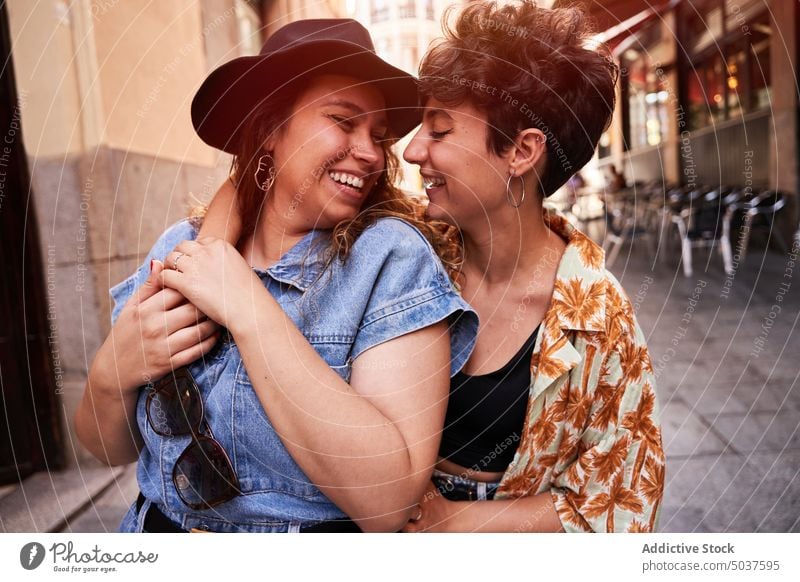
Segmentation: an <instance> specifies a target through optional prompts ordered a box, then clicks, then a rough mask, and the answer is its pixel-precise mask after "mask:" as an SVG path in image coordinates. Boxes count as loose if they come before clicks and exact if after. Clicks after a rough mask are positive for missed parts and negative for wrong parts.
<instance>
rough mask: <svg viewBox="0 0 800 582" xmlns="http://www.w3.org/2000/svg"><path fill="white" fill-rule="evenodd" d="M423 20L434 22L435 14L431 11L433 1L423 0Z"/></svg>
mask: <svg viewBox="0 0 800 582" xmlns="http://www.w3.org/2000/svg"><path fill="white" fill-rule="evenodd" d="M425 18H427V19H428V20H436V14H435V13H434V11H433V0H425Z"/></svg>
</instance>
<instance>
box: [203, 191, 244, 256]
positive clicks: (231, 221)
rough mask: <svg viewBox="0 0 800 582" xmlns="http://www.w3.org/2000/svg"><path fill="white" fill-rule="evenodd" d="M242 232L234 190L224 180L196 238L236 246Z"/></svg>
mask: <svg viewBox="0 0 800 582" xmlns="http://www.w3.org/2000/svg"><path fill="white" fill-rule="evenodd" d="M241 231H242V221H241V219H240V217H239V209H238V205H237V203H236V188H235V187H234V185H233V182H231V180H230V179H228V180H225V181H224V182H223V183H222V185H221V186H220V187H219V190H217V193H216V194H214V199H213V200H212V201H211V204H210V205H209V206H208V210H207V211H206V215H205V218H203V225H202V226H201V227H200V232H199V233H198V235H197V238H198V239H200V238H202V237H206V236H212V237H216V238H221V239H223V240H225V241H227V242H229V243H231V244H232V245H236V243H237V242H238V240H239V235H240V234H241Z"/></svg>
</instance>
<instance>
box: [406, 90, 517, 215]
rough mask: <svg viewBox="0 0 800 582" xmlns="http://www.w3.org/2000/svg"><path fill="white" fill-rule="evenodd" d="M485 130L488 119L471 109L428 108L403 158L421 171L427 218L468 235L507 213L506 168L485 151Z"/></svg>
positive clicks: (465, 105) (430, 103)
mask: <svg viewBox="0 0 800 582" xmlns="http://www.w3.org/2000/svg"><path fill="white" fill-rule="evenodd" d="M488 129H489V128H488V125H487V118H486V114H485V113H483V112H482V111H481V110H479V109H477V108H476V107H474V106H472V105H470V104H469V103H462V104H461V105H457V106H447V105H444V104H443V103H441V102H440V101H437V100H436V99H435V98H430V99H429V100H428V102H427V103H426V106H425V114H424V117H423V122H422V127H421V128H420V130H419V131H418V132H417V133H416V135H415V136H414V138H413V139H412V140H411V142H410V143H409V144H408V147H407V148H406V150H405V152H404V153H403V157H404V158H405V160H406V161H407V162H409V163H411V164H417V165H418V166H419V167H420V173H421V174H422V179H423V182H424V184H425V192H426V194H427V195H428V198H429V199H430V204H429V206H428V215H429V216H430V217H431V218H435V219H439V220H444V221H446V222H449V223H451V224H454V225H456V226H458V227H459V228H462V229H468V228H469V226H470V225H473V224H480V223H483V224H485V222H486V217H487V215H491V214H493V213H494V212H498V211H500V212H506V211H507V208H508V203H507V201H506V195H505V187H506V180H507V178H508V175H509V174H508V169H509V162H508V160H507V159H506V157H505V156H499V155H497V154H495V153H494V152H492V151H490V150H489V148H488V147H487V137H488Z"/></svg>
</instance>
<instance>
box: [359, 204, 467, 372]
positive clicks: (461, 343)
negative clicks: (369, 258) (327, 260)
mask: <svg viewBox="0 0 800 582" xmlns="http://www.w3.org/2000/svg"><path fill="white" fill-rule="evenodd" d="M357 246H358V249H357V248H356V247H355V246H354V249H353V252H354V253H359V252H365V251H366V252H369V253H372V254H373V255H374V254H377V253H381V256H380V259H379V260H380V265H379V266H378V267H379V268H378V269H377V270H376V271H375V272H376V273H377V275H376V278H375V282H374V285H373V288H372V292H371V295H370V297H369V300H368V303H367V307H366V310H365V313H364V317H363V319H362V321H361V324H360V326H359V330H358V334H357V336H356V339H355V342H354V345H353V349H352V352H351V358H352V359H355V358H357V357H358V356H359V355H360V354H362V353H363V352H365V351H366V350H368V349H369V348H371V347H374V346H376V345H378V344H381V343H384V342H387V341H389V340H391V339H394V338H397V337H400V336H402V335H405V334H407V333H411V332H413V331H416V330H420V329H423V328H425V327H428V326H431V325H433V324H435V323H438V322H440V321H447V322H448V324H449V331H450V352H451V353H450V358H451V365H450V373H451V376H452V375H453V374H455V373H456V372H458V371H459V370H460V369H461V368H462V367H463V366H464V364H465V363H466V362H467V360H468V359H469V356H470V354H471V353H472V349H473V348H474V347H475V338H476V335H477V332H478V316H477V314H476V313H475V311H474V310H473V309H472V308H471V307H470V306H469V304H467V302H466V301H464V300H463V299H462V298H461V296H460V295H459V294H458V293H457V292H456V290H455V288H454V287H453V285H452V283H451V282H450V279H449V278H448V276H447V273H446V272H445V270H444V267H443V266H442V263H441V261H440V260H439V258H438V257H437V256H436V253H435V252H434V250H433V248H432V247H431V245H430V244H429V243H428V241H427V240H426V239H425V237H424V236H422V234H421V233H420V232H419V231H418V230H417V229H416V228H414V227H413V226H411V225H410V224H408V223H406V222H404V221H402V220H399V219H393V218H390V219H382V220H380V221H378V222H377V223H376V224H375V225H373V226H372V227H370V228H368V229H367V230H365V231H364V232H363V233H362V234H361V236H360V237H359V239H358V241H357ZM378 249H380V250H378ZM353 262H354V264H358V263H359V262H360V261H359V260H358V259H357V258H356V260H355V261H353Z"/></svg>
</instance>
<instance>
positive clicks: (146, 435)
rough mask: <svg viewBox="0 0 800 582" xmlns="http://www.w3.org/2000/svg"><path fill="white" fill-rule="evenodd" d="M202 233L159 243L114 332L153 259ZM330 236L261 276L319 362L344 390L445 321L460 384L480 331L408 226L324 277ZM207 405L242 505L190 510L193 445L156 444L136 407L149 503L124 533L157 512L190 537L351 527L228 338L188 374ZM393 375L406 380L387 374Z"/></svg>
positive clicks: (126, 289) (132, 284) (367, 236)
mask: <svg viewBox="0 0 800 582" xmlns="http://www.w3.org/2000/svg"><path fill="white" fill-rule="evenodd" d="M197 231H198V229H197V227H196V225H194V224H193V223H191V222H190V221H187V220H184V221H181V222H178V223H177V224H175V225H173V226H172V227H171V228H169V229H168V230H167V231H166V232H165V233H164V234H163V235H162V236H161V238H160V239H159V240H158V241H157V242H156V244H155V246H154V247H153V249H152V250H151V251H150V254H149V255H148V257H147V258H146V259H145V261H144V263H143V264H142V266H141V267H140V268H139V269H138V270H137V272H136V273H135V274H133V275H132V276H131V277H129V278H128V279H126V280H125V281H123V282H122V283H120V284H119V285H117V286H115V287H113V288H112V289H111V296H112V297H113V299H114V301H115V306H114V309H113V312H112V322H115V321H116V319H117V317H118V316H119V312H120V311H121V309H122V308H123V306H124V305H125V303H126V302H127V301H128V299H129V298H130V297H131V296H132V295H133V293H134V292H135V291H136V289H137V288H138V287H139V286H140V285H141V284H142V283H144V281H145V280H146V279H147V277H148V274H149V265H150V260H151V259H159V260H162V261H163V260H164V257H166V255H167V254H168V253H169V252H170V251H171V250H172V249H173V248H174V247H175V246H176V245H177V244H178V243H179V242H181V241H184V240H193V239H194V238H195V237H196V236H197ZM328 240H329V233H328V232H327V231H312V232H310V233H309V234H308V235H306V236H305V237H304V238H303V239H302V240H301V241H300V242H299V243H297V244H296V245H295V246H294V247H293V248H292V249H290V250H289V251H288V252H287V253H286V254H285V255H284V256H283V257H282V258H281V260H280V261H279V262H278V263H276V264H275V265H273V266H272V267H270V268H269V269H267V270H258V269H256V270H255V272H256V273H257V274H258V276H259V277H260V279H261V281H262V282H263V283H264V287H266V288H267V290H268V291H269V292H270V293H271V294H272V295H273V297H275V299H276V300H277V301H278V303H279V304H280V305H281V307H282V308H283V310H284V311H285V312H286V314H287V315H288V316H289V318H291V320H292V321H293V322H294V323H295V325H297V327H298V328H299V329H300V330H301V331H302V333H303V335H304V336H305V337H306V339H307V340H308V341H309V342H310V343H311V345H312V346H313V347H314V348H315V349H316V350H317V352H318V353H319V354H320V355H321V356H322V358H323V359H324V360H325V361H326V362H327V363H328V365H330V366H331V368H333V369H334V370H335V371H336V372H338V373H339V375H340V376H341V377H342V378H344V379H345V380H349V378H350V370H351V366H352V363H353V360H355V359H356V358H357V357H358V356H359V355H360V354H361V353H362V352H364V351H365V350H367V349H369V348H371V347H373V346H375V345H377V344H380V343H383V342H385V341H389V340H391V339H393V338H396V337H399V336H402V335H404V334H407V333H410V332H412V331H415V330H419V329H422V328H424V327H427V326H430V325H432V324H434V323H437V322H439V321H442V320H447V321H448V322H449V323H450V342H451V375H452V374H455V373H456V372H457V371H458V370H460V369H461V367H462V366H463V365H464V364H465V363H466V361H467V359H468V358H469V355H470V353H471V352H472V349H473V347H474V345H475V336H476V333H477V329H478V319H477V315H476V314H475V312H474V311H473V310H472V309H471V308H470V307H469V305H468V304H467V303H466V302H465V301H464V300H463V299H461V297H460V296H459V295H458V294H457V293H456V291H455V290H454V288H453V286H452V284H451V282H450V280H449V278H448V276H447V274H446V272H445V271H444V268H443V267H442V264H441V262H440V261H439V259H438V257H436V255H435V253H434V251H433V249H432V247H431V246H430V244H429V243H428V242H427V240H425V238H424V237H423V236H422V235H421V234H420V232H419V231H418V230H417V229H415V228H414V227H412V226H411V225H409V224H408V223H406V222H403V221H402V220H399V219H395V218H384V219H380V220H378V221H377V222H376V223H375V224H373V225H372V226H370V227H369V228H367V229H366V230H365V231H364V232H363V233H362V234H361V236H359V237H358V239H357V240H356V242H355V243H354V245H353V247H352V249H351V252H350V255H349V256H348V258H347V260H346V261H344V262H342V261H339V260H336V259H334V260H333V262H332V263H331V264H330V265H329V266H328V267H327V268H326V267H325V251H326V250H327V247H328V245H327V242H328ZM189 370H190V371H191V373H192V376H193V377H194V379H195V382H196V383H197V385H198V387H199V388H200V392H201V394H202V396H203V401H204V405H205V414H206V420H207V422H208V424H209V426H210V428H211V431H212V433H213V434H214V436H215V438H216V439H217V440H218V441H219V442H220V443H221V444H222V446H223V447H224V448H225V450H226V452H227V453H228V456H229V457H230V458H231V461H232V463H233V466H234V469H235V470H236V473H237V475H238V477H239V484H240V486H241V490H242V492H243V495H239V496H238V497H235V498H234V499H232V500H230V501H228V502H226V503H223V504H221V505H218V506H217V507H215V508H213V509H207V510H199V511H197V510H192V509H190V508H189V507H187V506H186V505H184V504H183V502H182V501H181V500H180V498H179V497H178V494H177V492H176V490H175V485H174V484H173V481H172V470H173V467H174V465H175V462H176V460H177V458H178V456H179V455H180V454H181V452H183V450H184V449H185V448H186V446H187V445H188V444H189V442H190V438H191V437H162V436H159V435H157V434H155V433H154V432H153V430H152V429H151V428H150V426H149V424H148V422H147V415H146V412H145V400H146V397H145V396H146V395H145V391H144V390H142V391H141V393H140V395H139V401H138V405H137V409H136V416H137V422H138V424H139V430H140V431H141V434H142V438H143V440H144V448H143V450H142V452H141V455H140V457H139V463H138V467H137V478H138V481H139V487H140V488H141V491H142V493H143V495H144V497H145V498H146V501H145V503H144V505H143V507H142V510H141V511H139V512H138V514H137V512H136V509H135V506H132V507H131V509H130V510H129V511H128V514H127V515H126V516H125V518H124V519H123V522H122V524H121V525H120V531H142V524H143V518H144V514H145V513H146V510H147V509H148V508H149V507H150V504H152V503H155V504H157V506H158V508H159V509H160V510H161V511H162V512H163V513H164V514H165V515H166V516H167V517H169V518H170V519H172V520H173V521H174V522H176V523H177V524H179V525H181V526H182V527H183V528H184V529H186V530H188V529H191V528H198V529H207V530H210V531H219V532H286V531H297V530H298V529H299V528H300V527H301V526H307V525H312V524H314V523H317V522H321V521H325V520H331V519H336V518H342V517H345V515H344V514H343V513H342V511H341V510H340V509H339V508H338V507H336V505H334V504H333V503H332V502H331V501H330V500H329V499H328V498H327V497H326V496H325V495H324V494H323V493H322V492H321V491H320V490H319V489H318V488H317V487H316V486H315V485H314V484H312V483H311V482H310V481H309V479H308V477H306V475H305V474H304V473H303V471H302V470H301V469H300V467H299V466H298V465H297V464H296V463H295V461H294V459H292V457H291V456H290V455H289V453H288V452H287V450H286V448H285V447H284V446H283V443H282V442H281V440H280V438H279V437H278V435H277V434H276V432H275V430H274V429H273V427H272V424H271V423H270V421H269V418H268V416H267V414H266V413H265V411H264V409H263V407H262V405H261V402H260V401H259V399H258V396H257V395H256V393H255V392H254V390H253V386H252V384H251V383H250V379H249V377H248V375H247V372H246V370H245V368H244V365H243V362H242V358H241V355H240V354H239V350H238V348H237V346H236V344H235V343H234V342H233V341H232V340H231V339H230V336H228V335H227V334H223V339H222V340H221V341H219V342H218V343H217V345H216V346H215V348H214V349H213V350H212V351H211V352H210V353H209V354H207V355H206V356H205V357H204V358H202V359H200V360H198V361H196V362H194V363H193V364H191V365H190V366H189ZM386 373H387V374H396V373H402V371H401V370H392V369H391V368H390V367H387V369H386Z"/></svg>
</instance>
